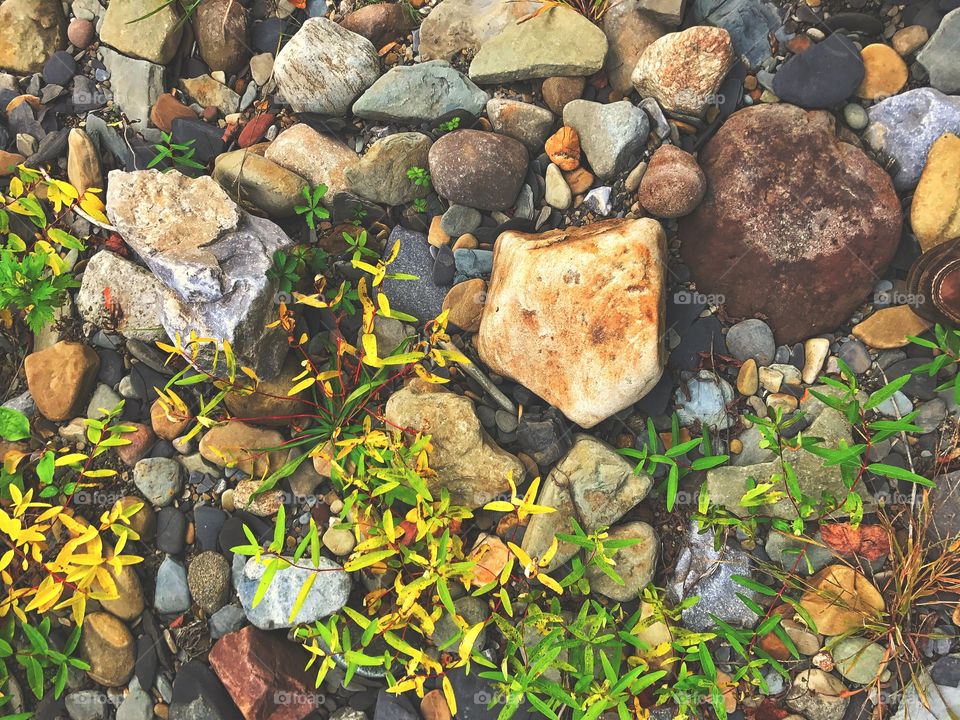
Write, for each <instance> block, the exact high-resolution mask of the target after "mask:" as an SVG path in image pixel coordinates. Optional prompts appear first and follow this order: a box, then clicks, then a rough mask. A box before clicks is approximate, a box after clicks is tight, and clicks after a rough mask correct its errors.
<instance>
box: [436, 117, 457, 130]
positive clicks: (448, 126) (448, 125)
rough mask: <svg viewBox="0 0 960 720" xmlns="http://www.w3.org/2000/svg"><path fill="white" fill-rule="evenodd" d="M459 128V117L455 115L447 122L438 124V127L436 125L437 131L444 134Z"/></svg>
mask: <svg viewBox="0 0 960 720" xmlns="http://www.w3.org/2000/svg"><path fill="white" fill-rule="evenodd" d="M459 127H460V116H459V115H457V116H455V117H452V118H450V119H449V120H446V121H444V122H442V123H440V124H439V125H437V129H438V130H440V132H445V133H447V132H453V131H454V130H456V129H457V128H459Z"/></svg>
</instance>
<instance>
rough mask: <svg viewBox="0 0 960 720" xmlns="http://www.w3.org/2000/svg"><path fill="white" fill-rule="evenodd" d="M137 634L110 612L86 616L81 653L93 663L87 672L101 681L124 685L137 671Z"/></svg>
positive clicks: (106, 683)
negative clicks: (134, 637)
mask: <svg viewBox="0 0 960 720" xmlns="http://www.w3.org/2000/svg"><path fill="white" fill-rule="evenodd" d="M134 647H135V644H134V640H133V635H131V634H130V631H129V630H127V626H126V625H124V624H123V623H122V622H120V621H119V620H117V618H115V617H114V616H113V615H111V614H110V613H105V612H94V613H90V614H89V615H87V616H86V618H85V619H84V622H83V632H82V633H81V635H80V654H81V655H82V657H83V659H84V660H85V661H86V662H87V663H89V664H90V669H89V670H87V675H89V676H90V678H91V679H92V680H93V681H94V682H97V683H99V684H101V685H106V686H107V687H120V686H121V685H125V684H126V683H127V681H128V680H129V679H130V677H131V676H132V675H133V665H134V660H135V659H136V656H135V652H134Z"/></svg>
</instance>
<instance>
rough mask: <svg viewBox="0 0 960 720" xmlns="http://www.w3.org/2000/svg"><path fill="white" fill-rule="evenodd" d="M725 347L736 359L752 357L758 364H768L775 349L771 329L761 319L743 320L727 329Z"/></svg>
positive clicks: (771, 360) (772, 357) (775, 344)
mask: <svg viewBox="0 0 960 720" xmlns="http://www.w3.org/2000/svg"><path fill="white" fill-rule="evenodd" d="M726 341H727V349H728V350H729V351H730V354H731V355H732V356H733V357H735V358H736V359H737V360H746V359H747V358H753V359H754V360H756V361H757V364H758V365H769V364H770V363H772V362H773V359H774V355H775V353H776V351H777V343H776V342H775V341H774V339H773V331H772V330H771V329H770V326H769V325H767V324H766V323H765V322H764V321H763V320H757V319H756V318H750V319H749V320H743V321H742V322H738V323H737V324H736V325H734V326H733V327H731V328H730V330H729V331H727V338H726Z"/></svg>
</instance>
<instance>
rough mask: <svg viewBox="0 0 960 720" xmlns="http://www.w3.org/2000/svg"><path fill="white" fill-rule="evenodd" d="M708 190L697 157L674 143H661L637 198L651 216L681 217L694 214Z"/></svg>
mask: <svg viewBox="0 0 960 720" xmlns="http://www.w3.org/2000/svg"><path fill="white" fill-rule="evenodd" d="M706 191H707V179H706V178H705V177H704V176H703V171H702V170H701V169H700V166H699V165H697V161H696V160H695V159H694V157H693V156H692V155H690V154H689V153H686V152H684V151H683V150H681V149H680V148H678V147H676V146H674V145H661V146H660V147H659V148H657V150H656V152H654V153H653V157H651V158H650V162H649V164H648V165H647V170H646V172H645V173H644V174H643V178H642V179H641V180H640V192H639V194H638V195H637V199H638V200H639V201H640V204H641V205H643V207H644V208H645V209H646V210H647V212H649V213H650V214H651V215H654V216H656V217H666V218H677V217H682V216H683V215H689V214H690V213H692V212H693V211H694V209H695V208H696V207H697V205H699V204H700V201H701V200H703V195H704V193H706Z"/></svg>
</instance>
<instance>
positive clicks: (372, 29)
mask: <svg viewBox="0 0 960 720" xmlns="http://www.w3.org/2000/svg"><path fill="white" fill-rule="evenodd" d="M407 7H408V6H407V5H406V4H404V3H377V4H375V5H365V6H364V7H362V8H360V9H359V10H354V11H353V12H352V13H349V14H348V15H347V16H346V17H345V18H344V19H343V20H341V21H340V25H341V26H343V27H345V28H346V29H347V30H350V31H352V32H355V33H357V35H363V36H364V37H365V38H366V39H367V40H369V41H370V42H372V43H373V44H374V46H376V47H378V48H379V47H380V46H381V45H383V44H385V43H387V42H389V41H390V40H396V39H397V38H399V37H400V36H401V35H403V34H404V33H405V32H406V31H407V30H408V29H409V28H410V27H411V25H412V23H411V17H410V13H409V11H408V10H407Z"/></svg>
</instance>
